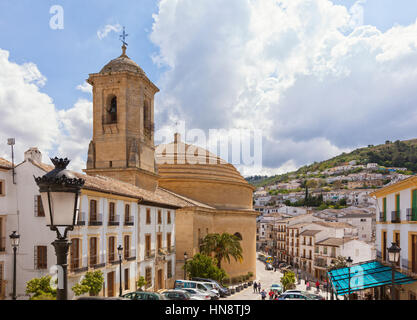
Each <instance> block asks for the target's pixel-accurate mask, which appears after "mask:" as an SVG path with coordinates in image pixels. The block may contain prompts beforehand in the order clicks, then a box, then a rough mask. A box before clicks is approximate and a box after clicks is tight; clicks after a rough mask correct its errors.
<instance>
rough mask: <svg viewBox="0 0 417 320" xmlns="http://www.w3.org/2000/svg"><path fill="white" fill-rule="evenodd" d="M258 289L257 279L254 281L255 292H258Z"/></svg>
mask: <svg viewBox="0 0 417 320" xmlns="http://www.w3.org/2000/svg"><path fill="white" fill-rule="evenodd" d="M257 290H258V284H257V283H256V281H255V282H254V283H253V293H256V291H257Z"/></svg>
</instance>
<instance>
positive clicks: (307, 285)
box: [306, 280, 310, 291]
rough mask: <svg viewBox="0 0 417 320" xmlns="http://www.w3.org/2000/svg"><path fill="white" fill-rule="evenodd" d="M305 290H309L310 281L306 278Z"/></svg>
mask: <svg viewBox="0 0 417 320" xmlns="http://www.w3.org/2000/svg"><path fill="white" fill-rule="evenodd" d="M306 290H307V291H309V290H310V281H308V280H307V283H306Z"/></svg>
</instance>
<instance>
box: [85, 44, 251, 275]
mask: <svg viewBox="0 0 417 320" xmlns="http://www.w3.org/2000/svg"><path fill="white" fill-rule="evenodd" d="M87 81H88V83H89V84H91V86H92V88H93V137H92V140H91V142H90V145H89V150H88V159H87V168H86V169H85V170H84V171H85V173H86V174H87V175H89V176H104V177H110V178H113V179H117V180H120V181H123V182H126V183H129V184H132V185H134V186H136V187H138V188H140V189H143V190H144V191H146V192H149V193H156V192H158V191H161V190H163V191H164V193H170V194H172V195H173V196H175V197H177V198H183V199H184V200H186V203H187V205H184V206H182V207H180V208H179V209H177V210H176V212H175V214H176V223H175V242H176V268H175V270H176V275H175V276H176V278H177V279H181V278H183V268H182V267H183V265H184V261H185V258H184V257H185V253H186V254H187V256H188V257H189V258H191V257H192V256H193V255H194V254H196V253H198V252H199V247H200V244H201V240H202V239H203V238H204V237H205V236H206V235H207V234H209V233H223V232H227V233H230V234H234V235H236V236H238V237H239V238H240V239H241V245H242V248H243V260H242V261H237V262H236V261H235V260H234V259H231V262H230V264H229V263H227V262H225V261H223V262H222V267H223V268H224V269H225V271H226V272H227V274H228V275H229V277H230V278H233V277H236V276H240V275H246V274H247V273H248V272H252V273H253V274H254V275H256V217H257V215H258V213H257V212H256V211H254V210H253V200H252V199H253V191H254V188H253V187H252V186H251V185H250V184H248V182H247V181H246V180H245V179H244V178H243V177H242V176H241V174H240V173H239V172H238V171H237V170H236V168H235V167H234V166H233V165H231V164H229V163H227V162H225V161H224V160H222V159H220V158H219V157H217V156H216V155H214V154H212V153H210V152H209V151H207V150H204V149H201V148H198V147H196V146H192V145H189V144H186V143H185V142H183V141H182V139H181V136H180V135H179V134H176V135H175V136H174V137H173V141H172V143H170V144H167V145H160V146H155V144H154V130H155V129H154V128H155V126H154V108H155V106H154V97H155V94H157V93H158V92H159V89H158V88H157V86H156V85H155V84H154V83H152V81H150V80H149V78H148V77H147V75H146V74H145V72H144V71H143V70H142V68H141V67H140V66H138V65H137V64H136V63H135V62H134V61H133V60H131V59H130V58H129V57H128V56H127V54H126V46H125V44H123V47H122V55H121V56H120V57H118V58H116V59H114V60H111V61H110V62H109V63H108V64H106V65H105V66H104V67H103V68H102V69H101V71H100V72H98V73H93V74H90V75H89V78H88V80H87ZM189 148H192V149H189ZM187 150H193V151H192V152H195V153H196V154H198V156H199V157H203V158H205V160H206V161H201V162H198V163H194V162H193V163H191V162H190V161H187V156H186V154H187ZM167 159H169V160H170V161H166V160H167ZM162 202H163V199H162Z"/></svg>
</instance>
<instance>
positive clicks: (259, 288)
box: [258, 281, 261, 292]
mask: <svg viewBox="0 0 417 320" xmlns="http://www.w3.org/2000/svg"><path fill="white" fill-rule="evenodd" d="M258 292H261V281H259V282H258Z"/></svg>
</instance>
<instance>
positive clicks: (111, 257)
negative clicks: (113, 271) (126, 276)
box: [108, 252, 120, 265]
mask: <svg viewBox="0 0 417 320" xmlns="http://www.w3.org/2000/svg"><path fill="white" fill-rule="evenodd" d="M108 262H109V264H112V265H113V264H118V263H120V259H119V257H118V256H117V255H116V253H114V252H110V253H109V256H108Z"/></svg>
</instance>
